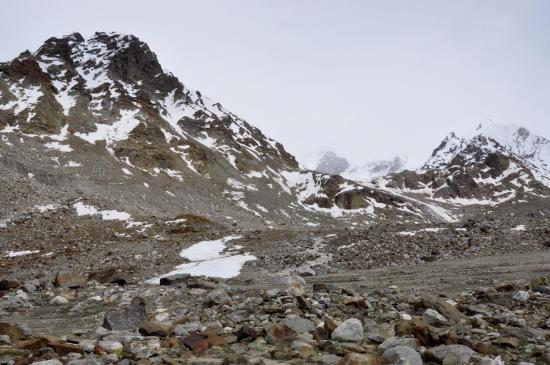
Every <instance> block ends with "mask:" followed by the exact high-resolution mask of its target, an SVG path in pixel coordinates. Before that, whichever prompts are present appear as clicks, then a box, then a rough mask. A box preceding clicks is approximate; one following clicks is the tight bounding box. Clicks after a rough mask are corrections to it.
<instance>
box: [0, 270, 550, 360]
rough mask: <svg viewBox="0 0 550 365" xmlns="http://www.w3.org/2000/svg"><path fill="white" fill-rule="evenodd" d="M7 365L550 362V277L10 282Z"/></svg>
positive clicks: (3, 351) (109, 273) (113, 277)
mask: <svg viewBox="0 0 550 365" xmlns="http://www.w3.org/2000/svg"><path fill="white" fill-rule="evenodd" d="M0 289H1V290H3V291H2V294H3V296H2V298H1V300H0V310H1V319H0V321H1V323H0V359H1V360H0V363H2V364H18V365H22V364H30V363H38V364H44V365H45V364H48V365H50V364H51V365H59V364H71V365H81V364H82V365H83V364H86V365H88V364H110V363H117V364H132V363H138V364H144V365H145V364H161V363H165V364H340V365H345V364H369V365H370V364H409V365H417V364H445V365H452V364H487V365H488V364H495V365H496V364H502V363H506V364H523V365H526V364H548V363H550V319H549V317H550V285H549V281H548V279H547V278H545V277H535V278H533V279H532V280H531V281H530V282H529V283H527V282H522V281H517V282H502V283H496V282H495V283H493V284H492V285H489V286H486V287H480V288H478V289H475V290H473V291H470V292H464V293H461V294H458V295H456V296H454V297H452V298H446V297H443V296H436V295H432V294H429V293H423V292H417V293H414V294H410V293H409V294H404V293H402V292H401V291H400V288H399V287H396V286H390V287H388V288H386V289H384V290H378V291H374V292H366V291H365V290H364V289H362V288H361V287H358V288H354V289H349V288H340V287H337V286H335V285H332V284H322V283H316V284H313V285H312V286H310V285H307V284H306V283H305V282H304V281H303V279H301V278H299V277H286V278H281V279H277V280H274V283H273V288H266V289H250V288H246V287H231V286H229V285H228V284H227V283H226V282H223V281H220V280H215V279H211V278H205V277H190V276H188V275H179V276H173V277H169V278H167V279H164V280H162V282H161V285H160V286H157V285H147V284H140V285H137V284H126V282H125V280H124V278H122V277H120V276H119V275H118V274H117V272H116V271H114V270H106V271H103V272H95V273H89V274H87V275H82V274H78V273H75V272H60V273H58V274H57V275H56V278H55V281H54V282H51V281H50V280H45V279H42V280H41V279H34V280H29V281H27V282H24V283H21V282H19V281H17V280H13V279H12V280H10V279H3V280H1V281H0Z"/></svg>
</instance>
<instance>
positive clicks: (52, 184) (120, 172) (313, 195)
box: [0, 33, 439, 227]
mask: <svg viewBox="0 0 550 365" xmlns="http://www.w3.org/2000/svg"><path fill="white" fill-rule="evenodd" d="M0 172H1V174H0V176H1V177H0V179H1V180H2V184H4V186H13V187H14V188H13V189H8V190H5V191H3V192H2V193H0V195H1V198H2V199H1V201H2V203H0V204H1V207H0V208H1V209H2V211H3V212H4V214H3V217H4V218H5V217H7V218H8V219H9V218H10V217H12V216H14V215H16V214H18V213H24V212H28V211H32V210H35V211H36V210H37V209H39V210H40V209H43V208H41V207H49V206H63V207H69V208H70V209H72V211H73V212H74V213H75V214H77V215H79V212H80V213H83V212H84V213H86V212H93V213H91V214H93V215H96V216H97V215H98V214H101V212H110V211H117V212H121V213H124V214H123V215H122V216H124V217H130V216H131V217H133V218H132V219H134V220H136V219H140V220H147V219H149V218H150V217H157V216H161V217H167V218H169V217H174V216H178V215H181V214H193V215H196V216H200V217H204V218H205V219H208V220H212V221H215V222H217V223H220V224H238V225H242V226H250V225H252V226H259V227H265V226H268V227H273V226H274V225H276V224H288V223H292V224H293V225H296V224H298V225H305V226H319V225H320V224H321V223H326V224H337V223H338V221H342V222H346V221H348V220H360V221H362V222H363V221H365V220H377V219H387V218H390V217H401V218H402V219H407V217H409V216H411V217H416V219H418V218H419V217H420V219H426V220H430V219H439V218H438V216H437V214H435V215H434V213H433V212H432V211H430V210H426V209H425V208H424V207H423V206H417V205H416V203H415V202H414V201H411V200H409V199H406V198H403V197H400V196H396V195H393V194H392V193H390V192H388V191H383V190H379V189H377V188H375V187H372V186H369V187H365V186H363V185H361V184H358V183H355V182H352V181H349V180H346V179H344V178H341V177H339V176H332V175H327V174H323V173H319V172H315V171H309V170H304V169H300V168H299V166H298V163H297V161H296V159H295V158H294V156H292V155H291V154H290V153H288V152H287V151H286V150H285V148H284V147H283V146H282V145H281V144H280V143H278V142H276V141H274V140H273V139H271V138H269V137H267V136H265V135H264V134H263V133H262V132H261V131H260V130H259V129H257V128H256V127H253V126H252V125H250V124H249V123H247V122H246V121H245V120H243V119H242V118H240V117H238V116H237V115H235V114H233V113H232V112H230V111H228V110H227V109H225V108H224V107H223V106H222V105H221V104H220V103H217V102H214V101H212V100H210V99H209V98H208V97H206V96H205V95H203V94H202V93H201V92H199V91H195V90H192V89H190V88H188V87H186V86H185V85H184V84H183V83H181V82H180V81H179V80H178V78H176V77H175V76H174V75H173V74H171V73H170V72H168V71H166V70H164V69H163V68H162V66H161V65H160V63H159V61H158V59H157V57H156V55H155V54H154V53H153V52H152V51H151V50H150V48H149V46H148V45H147V44H145V43H143V42H141V41H140V40H139V39H138V38H137V37H134V36H132V35H122V34H117V33H95V34H94V35H93V36H92V37H90V38H88V39H85V38H84V37H82V36H81V35H80V34H78V33H74V34H71V35H68V36H65V37H62V38H50V39H48V40H47V41H46V42H45V43H44V44H43V45H42V46H41V47H40V48H39V49H38V50H37V51H35V52H33V53H31V52H29V51H26V52H23V53H21V54H20V55H19V56H18V57H16V58H15V59H13V60H11V61H9V62H5V63H2V64H0ZM82 205H85V206H87V207H88V208H87V210H86V209H84V210H82V209H80V208H82ZM84 213H83V214H84ZM107 215H108V214H107ZM148 217H149V218H148ZM335 218H336V219H337V220H338V221H336V220H335ZM401 218H400V219H401ZM348 223H349V222H348Z"/></svg>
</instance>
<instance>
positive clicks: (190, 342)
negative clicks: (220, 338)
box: [183, 333, 209, 352]
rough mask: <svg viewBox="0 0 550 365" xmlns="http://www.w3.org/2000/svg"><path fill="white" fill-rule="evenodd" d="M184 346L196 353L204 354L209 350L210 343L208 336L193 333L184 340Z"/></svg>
mask: <svg viewBox="0 0 550 365" xmlns="http://www.w3.org/2000/svg"><path fill="white" fill-rule="evenodd" d="M183 344H184V345H185V346H187V347H189V348H190V349H191V350H193V351H195V352H202V351H204V350H207V349H208V346H209V343H208V339H207V337H206V336H203V335H199V334H198V333H192V334H190V335H189V336H186V337H185V338H184V339H183Z"/></svg>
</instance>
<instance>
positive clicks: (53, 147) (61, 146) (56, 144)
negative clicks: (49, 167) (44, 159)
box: [45, 142, 73, 152]
mask: <svg viewBox="0 0 550 365" xmlns="http://www.w3.org/2000/svg"><path fill="white" fill-rule="evenodd" d="M45 146H46V148H48V149H50V150H57V151H59V152H71V151H72V150H73V149H72V148H71V146H67V145H66V144H61V143H59V142H50V143H46V145H45Z"/></svg>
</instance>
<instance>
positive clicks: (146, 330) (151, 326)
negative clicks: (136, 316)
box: [139, 321, 172, 337]
mask: <svg viewBox="0 0 550 365" xmlns="http://www.w3.org/2000/svg"><path fill="white" fill-rule="evenodd" d="M171 332H172V326H171V325H170V324H166V323H162V322H157V321H145V322H143V323H142V324H141V325H140V326H139V333H141V334H142V335H146V336H160V337H168V336H170V333H171Z"/></svg>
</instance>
